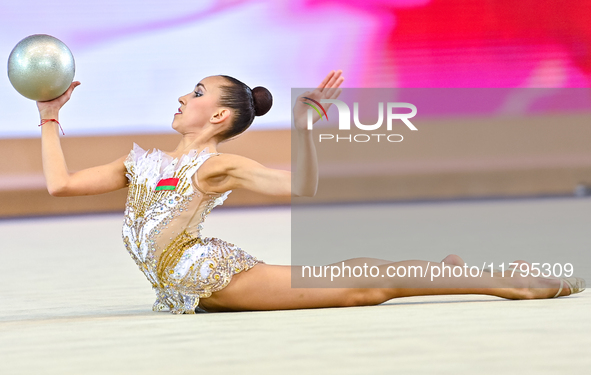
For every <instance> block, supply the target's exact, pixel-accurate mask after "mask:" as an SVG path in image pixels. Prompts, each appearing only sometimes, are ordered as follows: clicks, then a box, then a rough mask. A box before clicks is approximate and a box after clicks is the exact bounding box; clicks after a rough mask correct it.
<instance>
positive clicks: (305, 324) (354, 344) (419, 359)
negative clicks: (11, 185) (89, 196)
mask: <svg viewBox="0 0 591 375" xmlns="http://www.w3.org/2000/svg"><path fill="white" fill-rule="evenodd" d="M499 205H500V206H502V207H504V210H505V211H503V212H504V214H506V213H507V212H511V210H513V211H514V212H516V213H518V212H522V210H523V207H530V208H532V207H533V208H540V210H541V212H549V210H551V211H552V212H558V213H560V214H561V215H562V214H564V215H563V216H561V218H560V220H559V224H553V225H554V226H556V225H562V226H563V227H561V228H556V232H552V233H549V234H548V233H547V232H548V231H547V230H546V231H544V232H545V234H546V236H539V238H531V237H532V236H531V232H529V231H528V229H527V228H525V230H524V231H523V234H522V236H523V237H524V238H522V239H521V241H522V242H523V243H530V242H528V241H533V244H536V243H539V245H540V246H545V244H547V242H548V241H549V238H550V240H552V239H554V240H556V241H558V242H557V243H558V244H560V243H563V244H564V245H569V246H571V245H572V246H580V247H581V249H585V250H586V251H589V252H591V248H589V247H588V245H589V244H590V242H591V241H590V239H591V226H590V225H589V224H590V223H591V199H589V198H579V199H576V198H557V199H539V200H535V199H534V200H502V201H493V202H471V203H465V202H455V203H454V202H447V203H417V204H403V205H398V206H395V209H397V210H403V211H404V212H407V213H409V215H410V214H412V213H413V212H417V211H420V212H421V217H424V216H423V215H424V214H429V212H431V213H432V214H433V216H432V217H438V216H437V215H442V217H447V218H448V221H451V222H453V221H454V220H455V219H454V215H456V216H457V217H458V220H463V219H461V218H459V216H461V212H462V210H468V211H470V210H472V211H473V212H482V210H487V209H488V208H489V207H497V208H498V207H500V206H499ZM446 210H447V211H446ZM479 210H480V211H479ZM506 210H509V211H506ZM472 211H471V212H472ZM446 212H447V213H448V214H449V215H447V216H446V215H445V213H446ZM528 212H530V211H528ZM531 212H534V211H531ZM458 215H459V216H458ZM537 216H539V215H537ZM411 217H412V216H411ZM538 219H539V218H538ZM290 220H291V216H290V208H289V207H275V208H266V209H228V208H223V207H222V208H220V209H216V210H215V211H214V212H212V214H211V215H210V216H209V217H208V218H207V220H206V223H205V224H206V225H205V227H206V229H205V231H204V234H205V235H208V236H215V237H219V238H223V239H225V240H227V241H229V242H232V243H235V244H237V245H239V246H241V247H242V248H244V249H245V250H247V251H249V252H250V253H251V254H253V255H255V256H257V257H258V258H260V259H263V260H265V261H266V262H267V263H269V264H290V259H291V258H290ZM417 220H418V219H417ZM487 220H493V222H494V220H499V222H502V221H503V217H502V216H499V217H498V218H496V219H495V218H494V217H493V219H491V218H490V217H489V218H488V219H487ZM527 220H528V219H527V218H526V219H525V221H527ZM532 220H534V219H531V220H529V221H532ZM121 223H122V215H121V214H111V215H96V216H69V217H49V218H26V219H15V220H1V221H0V238H1V244H0V255H1V257H0V374H7V375H8V374H11V375H12V374H140V373H141V374H181V373H183V374H184V373H189V374H199V373H201V374H206V373H214V374H222V373H225V374H230V373H241V374H589V373H591V320H590V319H589V314H590V313H591V292H590V291H586V292H584V293H581V294H578V295H573V296H569V297H565V298H559V299H552V300H533V301H509V300H503V299H500V298H496V297H489V296H478V295H472V296H430V297H411V298H403V299H394V300H390V301H388V302H386V303H384V304H382V305H379V306H371V307H354V308H331V309H313V310H292V311H265V312H241V313H211V314H196V315H182V316H176V315H173V314H169V313H165V312H160V313H154V312H152V311H151V305H152V303H153V301H154V296H153V292H152V290H151V287H150V285H149V283H148V281H147V280H146V279H145V277H144V276H143V274H141V273H140V272H139V271H138V270H137V268H136V265H135V264H134V263H133V261H132V260H131V259H130V258H129V255H128V254H127V252H126V251H125V249H124V247H123V244H122V241H121V235H120V233H121ZM414 224H416V223H414ZM408 225H409V228H411V227H413V223H412V222H411V223H408ZM425 225H426V227H425ZM429 225H431V226H433V230H434V231H437V230H441V228H438V227H436V226H437V223H436V220H431V221H430V222H428V223H426V224H425V223H424V222H423V226H422V227H421V228H422V229H423V230H425V231H427V232H428V230H429ZM415 227H416V226H415ZM393 231H396V229H393ZM405 232H406V234H405ZM405 235H408V236H410V237H404V236H405ZM412 235H413V234H412V231H411V230H410V229H405V228H400V236H399V237H398V238H399V240H400V241H401V244H404V243H405V241H407V242H408V243H410V242H412V241H414V240H415V239H414V238H413V237H412ZM447 235H448V236H449V237H450V238H449V240H450V241H453V240H454V238H456V239H457V238H458V235H457V233H454V232H453V231H450V232H449V233H447ZM472 235H474V234H473V233H472ZM512 235H513V236H519V234H515V233H513V234H512ZM548 236H550V237H548ZM554 237H556V238H554ZM405 238H406V239H405ZM514 239H515V238H514ZM517 240H519V238H517ZM424 241H426V242H425V243H426V244H428V243H429V241H437V242H436V243H434V244H433V246H436V245H437V244H439V243H440V241H441V238H440V237H434V238H431V239H430V238H429V237H427V238H425V239H424ZM462 241H466V239H465V238H464V240H461V239H458V241H457V244H456V245H455V251H453V252H456V253H458V254H460V255H461V254H462V246H468V244H467V243H465V242H462ZM536 241H537V242H536ZM560 241H563V242H560ZM448 250H449V249H448V248H446V247H444V248H443V249H442V250H441V251H442V255H445V254H444V253H449V251H448ZM392 258H393V260H402V259H404V258H402V259H399V258H398V256H397V255H396V254H393V257H392ZM517 259H519V257H518V258H517ZM433 260H439V259H433ZM587 266H588V265H587ZM588 281H589V280H588Z"/></svg>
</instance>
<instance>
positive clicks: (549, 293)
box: [510, 260, 585, 298]
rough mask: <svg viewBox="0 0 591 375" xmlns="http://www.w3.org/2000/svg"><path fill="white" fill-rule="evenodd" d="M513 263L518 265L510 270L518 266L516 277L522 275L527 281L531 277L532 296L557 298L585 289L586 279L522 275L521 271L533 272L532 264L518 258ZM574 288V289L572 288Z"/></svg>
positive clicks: (512, 266)
mask: <svg viewBox="0 0 591 375" xmlns="http://www.w3.org/2000/svg"><path fill="white" fill-rule="evenodd" d="M512 263H516V264H517V265H514V264H513V265H511V268H510V270H512V269H514V268H516V271H518V272H515V274H514V277H521V278H523V279H524V280H523V281H525V280H526V279H529V285H530V286H529V288H530V289H531V290H530V292H531V294H532V298H555V297H563V296H569V295H571V294H573V293H580V292H582V291H583V290H585V281H584V280H583V279H581V278H574V277H570V278H563V279H562V280H561V279H560V278H546V277H533V276H527V277H524V276H521V274H520V272H527V273H530V272H532V270H531V264H530V263H528V262H526V261H524V260H516V261H514V262H512ZM561 288H562V289H561ZM571 288H572V289H571Z"/></svg>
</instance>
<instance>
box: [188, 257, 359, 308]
mask: <svg viewBox="0 0 591 375" xmlns="http://www.w3.org/2000/svg"><path fill="white" fill-rule="evenodd" d="M292 272H300V273H301V272H302V271H301V266H280V265H270V264H265V263H258V264H257V265H255V266H254V267H252V268H250V269H249V270H247V271H242V272H240V273H237V274H235V275H234V276H232V280H231V281H230V283H229V284H228V286H226V287H225V288H224V289H222V290H220V291H218V292H214V293H212V295H211V297H209V298H201V300H200V303H199V306H200V307H201V308H203V309H205V310H206V311H209V312H221V311H257V310H290V309H306V308H322V307H342V306H350V305H351V295H352V291H353V290H352V289H351V288H292V286H291V283H292V278H291V273H292Z"/></svg>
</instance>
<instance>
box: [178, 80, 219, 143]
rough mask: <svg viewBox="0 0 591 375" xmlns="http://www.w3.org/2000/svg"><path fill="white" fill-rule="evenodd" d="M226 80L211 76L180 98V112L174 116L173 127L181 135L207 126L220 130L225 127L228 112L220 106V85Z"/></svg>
mask: <svg viewBox="0 0 591 375" xmlns="http://www.w3.org/2000/svg"><path fill="white" fill-rule="evenodd" d="M223 81H224V79H223V78H222V77H218V76H211V77H207V78H204V79H202V80H201V81H200V82H199V83H198V84H197V85H196V86H195V89H194V90H193V91H191V92H190V93H188V94H187V95H184V96H181V97H180V98H179V103H180V104H181V105H180V107H179V112H177V113H176V114H175V115H174V120H173V122H172V127H173V129H175V130H176V131H178V132H179V133H181V134H185V133H188V132H191V131H195V130H197V129H200V128H202V127H204V126H206V125H207V124H210V123H213V124H214V125H216V126H219V127H220V128H221V127H222V126H224V122H225V121H224V120H225V117H224V118H222V117H223V116H224V115H225V116H226V117H227V115H228V113H227V110H226V112H225V113H222V114H220V112H223V108H222V107H220V106H219V98H220V95H221V89H220V85H221V84H223V83H224V82H223Z"/></svg>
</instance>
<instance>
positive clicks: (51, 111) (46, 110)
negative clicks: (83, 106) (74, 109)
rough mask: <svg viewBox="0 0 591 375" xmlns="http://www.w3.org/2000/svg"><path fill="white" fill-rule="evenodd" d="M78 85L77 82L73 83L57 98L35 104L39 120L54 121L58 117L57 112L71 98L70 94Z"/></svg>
mask: <svg viewBox="0 0 591 375" xmlns="http://www.w3.org/2000/svg"><path fill="white" fill-rule="evenodd" d="M79 85H80V82H79V81H74V82H72V83H71V84H70V87H68V89H67V90H66V92H64V93H63V94H62V95H60V96H58V97H57V98H55V99H53V100H49V101H45V102H37V109H38V110H39V116H41V120H46V119H56V120H58V117H59V110H60V109H61V108H62V107H63V105H64V104H66V102H67V101H68V100H70V97H71V96H72V92H73V91H74V89H75V88H76V87H78V86H79Z"/></svg>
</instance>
